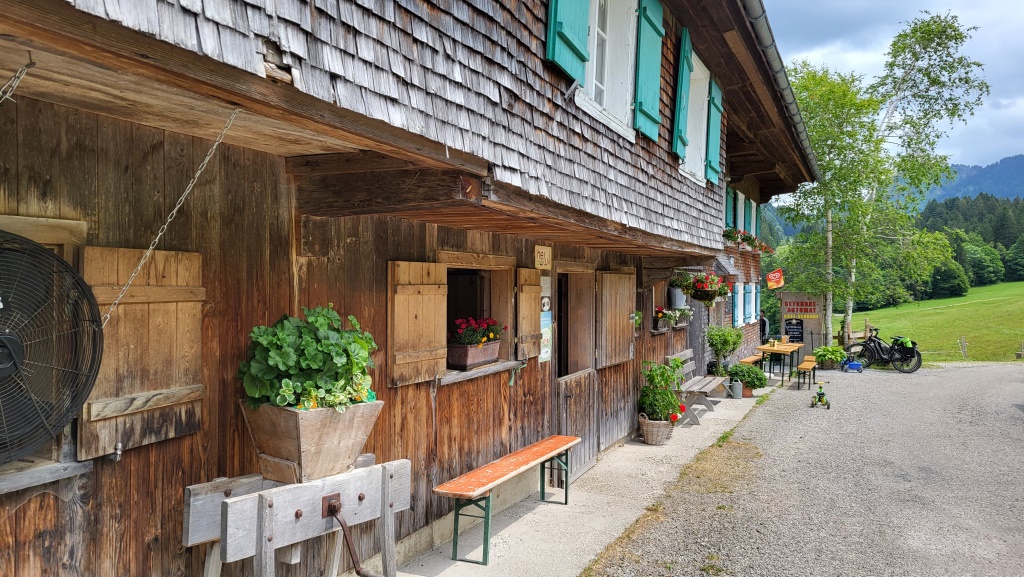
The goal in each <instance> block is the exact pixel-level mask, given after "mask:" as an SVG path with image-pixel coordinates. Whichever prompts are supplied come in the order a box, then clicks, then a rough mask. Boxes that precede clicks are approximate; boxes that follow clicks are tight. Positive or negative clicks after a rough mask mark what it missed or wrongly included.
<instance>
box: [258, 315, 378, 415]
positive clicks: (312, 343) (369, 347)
mask: <svg viewBox="0 0 1024 577" xmlns="http://www.w3.org/2000/svg"><path fill="white" fill-rule="evenodd" d="M331 307H332V305H330V304H328V305H327V306H326V307H317V308H315V309H307V308H303V309H302V312H303V313H304V314H305V316H306V320H302V319H297V318H295V317H290V316H287V315H286V316H284V317H282V318H281V320H279V321H277V322H276V323H274V325H273V326H269V327H263V326H260V327H254V328H253V329H252V332H250V333H249V338H250V339H251V341H252V342H251V343H250V345H249V356H248V359H247V360H246V361H245V362H243V363H242V364H241V365H240V366H239V371H238V373H239V376H240V377H241V379H242V384H243V385H244V387H245V393H246V395H247V396H248V401H249V403H250V404H252V405H258V404H262V403H271V404H274V405H277V406H281V407H298V408H301V409H315V408H319V407H334V408H336V409H337V410H338V411H344V410H345V407H347V406H349V405H351V404H353V403H364V402H369V401H373V400H376V398H377V397H376V395H375V394H374V393H373V391H371V390H370V385H371V383H372V380H371V378H370V375H369V369H370V368H372V367H373V360H372V359H371V358H370V353H372V352H373V351H374V350H376V349H377V343H376V342H374V340H373V336H372V335H371V334H370V333H368V332H364V331H363V330H362V329H361V328H360V326H359V323H358V322H356V319H355V317H353V316H351V315H350V316H349V317H348V320H349V322H350V323H351V324H352V329H351V330H344V329H342V328H341V327H342V322H341V317H340V316H339V315H338V313H336V312H334V309H333V308H331Z"/></svg>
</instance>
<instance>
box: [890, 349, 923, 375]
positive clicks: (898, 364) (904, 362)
mask: <svg viewBox="0 0 1024 577" xmlns="http://www.w3.org/2000/svg"><path fill="white" fill-rule="evenodd" d="M892 366H893V367H895V368H896V370H897V371H899V372H901V373H912V372H914V371H916V370H917V369H920V368H921V351H918V350H915V351H914V354H913V355H912V356H907V357H903V356H902V355H901V356H900V358H898V359H893V361H892Z"/></svg>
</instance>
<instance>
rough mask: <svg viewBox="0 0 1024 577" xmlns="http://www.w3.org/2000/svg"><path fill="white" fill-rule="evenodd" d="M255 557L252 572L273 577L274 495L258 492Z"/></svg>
mask: <svg viewBox="0 0 1024 577" xmlns="http://www.w3.org/2000/svg"><path fill="white" fill-rule="evenodd" d="M256 537H257V541H256V558H255V559H253V573H254V574H255V575H256V577H274V569H275V568H274V565H275V563H277V558H276V557H275V555H274V496H273V494H271V493H260V494H259V504H258V505H257V508H256Z"/></svg>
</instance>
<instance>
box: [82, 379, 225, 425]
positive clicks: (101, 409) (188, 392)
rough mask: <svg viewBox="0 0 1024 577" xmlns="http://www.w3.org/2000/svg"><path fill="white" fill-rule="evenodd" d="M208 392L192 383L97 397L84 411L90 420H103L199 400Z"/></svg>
mask: <svg viewBox="0 0 1024 577" xmlns="http://www.w3.org/2000/svg"><path fill="white" fill-rule="evenodd" d="M205 394H206V389H205V387H203V385H191V386H188V387H177V388H174V389H164V390H162V391H150V392H145V393H138V394H135V395H126V396H124V397H112V398H109V399H97V400H95V401H89V402H88V403H86V405H85V410H84V411H83V412H84V413H85V414H86V415H87V418H88V419H89V420H90V421H102V420H103V419H110V418H113V417H123V416H125V415H130V414H132V413H138V412H140V411H150V410H153V409H158V408H160V407H167V406H170V405H179V404H181V403H188V402H190V401H198V400H199V399H201V398H203V396H204V395H205Z"/></svg>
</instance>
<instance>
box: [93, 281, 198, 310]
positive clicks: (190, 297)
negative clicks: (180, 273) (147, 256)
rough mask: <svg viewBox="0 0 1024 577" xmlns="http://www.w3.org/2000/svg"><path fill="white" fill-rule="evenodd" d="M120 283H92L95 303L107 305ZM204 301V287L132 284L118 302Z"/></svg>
mask: <svg viewBox="0 0 1024 577" xmlns="http://www.w3.org/2000/svg"><path fill="white" fill-rule="evenodd" d="M121 288H122V286H121V285H93V286H92V294H93V296H95V297H96V304H98V305H109V304H110V303H112V302H114V299H116V298H117V295H118V294H119V293H120V292H121ZM204 301H206V289H205V288H203V287H201V286H199V287H196V286H145V285H132V287H131V289H130V290H129V291H128V292H126V293H124V296H123V297H121V301H120V304H128V303H135V304H139V303H186V302H204Z"/></svg>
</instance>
